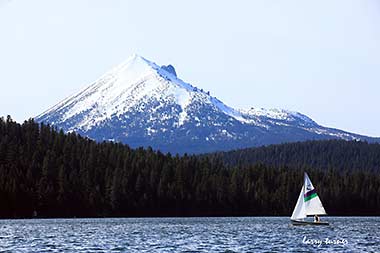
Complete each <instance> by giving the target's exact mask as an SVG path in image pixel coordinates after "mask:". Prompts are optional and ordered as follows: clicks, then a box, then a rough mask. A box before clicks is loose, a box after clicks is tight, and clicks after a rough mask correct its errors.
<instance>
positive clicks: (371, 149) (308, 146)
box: [207, 140, 380, 174]
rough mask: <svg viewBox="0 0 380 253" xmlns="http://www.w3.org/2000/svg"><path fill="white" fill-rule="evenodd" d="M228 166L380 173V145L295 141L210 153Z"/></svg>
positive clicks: (351, 142) (358, 142)
mask: <svg viewBox="0 0 380 253" xmlns="http://www.w3.org/2000/svg"><path fill="white" fill-rule="evenodd" d="M207 156H209V157H210V158H213V159H220V160H222V161H223V162H224V163H225V164H226V165H228V166H234V165H248V164H255V163H263V164H267V165H271V166H274V167H281V166H288V167H292V168H305V167H306V168H307V167H312V168H315V169H323V170H327V169H338V170H341V171H366V172H373V173H377V174H380V144H378V143H367V142H361V141H344V140H323V141H306V142H294V143H286V144H280V145H269V146H263V147H259V148H247V149H240V150H234V151H229V152H219V153H213V154H207Z"/></svg>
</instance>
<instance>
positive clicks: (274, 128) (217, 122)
mask: <svg viewBox="0 0 380 253" xmlns="http://www.w3.org/2000/svg"><path fill="white" fill-rule="evenodd" d="M36 121H38V122H45V123H49V124H51V125H54V126H55V127H57V128H62V129H63V130H64V131H66V132H71V131H75V132H77V133H79V134H82V135H85V136H88V137H90V138H92V139H95V140H99V141H103V140H114V141H120V142H123V143H127V144H129V145H131V146H132V147H139V146H152V147H154V148H157V149H161V150H163V151H170V152H181V153H183V152H190V153H200V152H207V151H216V150H228V149H235V148H242V147H252V146H258V145H267V144H273V143H281V142H289V141H301V140H308V139H334V138H338V139H347V140H352V139H365V137H362V136H358V135H355V134H350V133H347V132H343V131H340V130H336V129H329V128H325V127H323V126H319V125H318V124H317V123H315V122H314V121H312V120H311V119H310V118H308V117H307V116H305V115H303V114H300V113H297V112H290V111H286V110H278V109H270V110H266V109H255V108H253V109H250V110H236V109H234V108H232V107H229V106H227V105H225V104H224V103H223V102H222V101H220V100H218V99H217V98H215V97H212V96H211V95H210V94H209V92H205V91H203V89H198V88H197V87H195V86H192V85H191V84H189V83H186V82H184V81H182V80H181V79H179V78H178V77H177V73H176V71H175V68H174V67H173V66H172V65H170V64H169V65H162V66H159V65H157V64H156V63H154V62H151V61H149V60H147V59H145V58H144V57H142V56H140V55H138V54H133V55H131V56H130V57H129V58H128V59H127V60H126V61H125V62H123V63H122V64H120V65H118V66H116V67H115V68H113V69H112V70H111V71H109V72H107V73H106V74H104V75H103V76H102V77H100V78H99V79H98V80H97V81H95V82H94V83H93V84H92V85H90V86H89V87H87V88H85V89H83V90H82V91H80V92H78V93H77V94H74V95H73V96H71V97H68V98H66V99H65V100H63V101H62V102H60V103H59V104H57V105H56V106H54V107H52V108H50V109H49V110H47V111H45V112H44V113H42V114H41V115H39V116H38V117H37V118H36ZM368 140H371V139H368Z"/></svg>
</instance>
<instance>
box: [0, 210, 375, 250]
mask: <svg viewBox="0 0 380 253" xmlns="http://www.w3.org/2000/svg"><path fill="white" fill-rule="evenodd" d="M324 220H327V221H329V222H330V224H331V225H330V226H326V227H324V226H302V227H294V226H291V225H289V218H288V217H225V218H207V217H206V218H120V219H35V220H0V252H355V253H356V252H380V217H326V218H324Z"/></svg>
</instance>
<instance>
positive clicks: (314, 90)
mask: <svg viewBox="0 0 380 253" xmlns="http://www.w3.org/2000/svg"><path fill="white" fill-rule="evenodd" d="M132 53H138V54H140V55H142V56H144V57H145V58H147V59H149V60H152V61H154V62H156V63H157V64H160V65H162V64H169V63H171V64H173V65H174V66H175V67H176V70H177V73H178V76H179V77H180V78H182V79H183V80H184V81H187V82H190V83H192V84H193V85H196V86H198V87H202V88H204V89H205V90H209V91H211V94H212V95H214V96H216V97H218V98H219V99H221V100H222V101H224V102H225V103H226V104H228V105H230V106H233V107H238V108H249V107H252V106H253V107H265V108H284V109H290V110H295V111H299V112H302V113H304V114H306V115H308V116H310V117H311V118H313V119H314V120H315V121H317V122H318V123H320V124H322V125H325V126H329V127H335V128H339V129H343V130H347V131H351V132H355V133H360V134H366V135H372V136H380V117H379V116H380V100H379V94H380V68H379V67H380V1H378V0H335V1H334V0H318V1H311V0H308V1H305V0H300V1H293V0H288V1H283V0H262V1H248V0H247V1H238V0H236V1H220V0H219V1H199V0H192V1H178V0H172V1H169V0H160V1H147V0H139V1H137V0H136V1H121V0H103V1H101V0H75V1H74V0H61V1H56V0H33V1H30V0H0V115H7V114H10V115H12V116H13V118H15V119H16V120H17V121H23V120H24V119H27V118H29V117H33V116H35V115H37V114H39V113H41V112H42V111H44V110H46V109H47V108H49V107H50V106H52V105H54V104H56V103H57V102H58V101H60V100H62V99H63V98H65V97H66V96H68V95H71V94H72V93H74V92H76V91H78V90H79V89H80V88H82V87H84V86H87V85H88V84H90V83H91V82H92V81H93V80H95V79H97V78H98V77H99V76H100V75H102V74H103V73H104V72H105V71H107V70H108V69H110V68H111V67H112V66H114V65H116V64H118V63H120V62H122V61H124V60H125V59H126V58H127V57H128V56H129V55H130V54H132Z"/></svg>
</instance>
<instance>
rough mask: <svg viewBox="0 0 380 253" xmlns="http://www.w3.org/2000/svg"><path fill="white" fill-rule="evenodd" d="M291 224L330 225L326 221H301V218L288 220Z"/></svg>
mask: <svg viewBox="0 0 380 253" xmlns="http://www.w3.org/2000/svg"><path fill="white" fill-rule="evenodd" d="M290 221H291V223H292V225H293V226H306V225H312V226H328V225H330V224H329V223H328V222H323V221H320V222H313V221H303V220H290Z"/></svg>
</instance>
